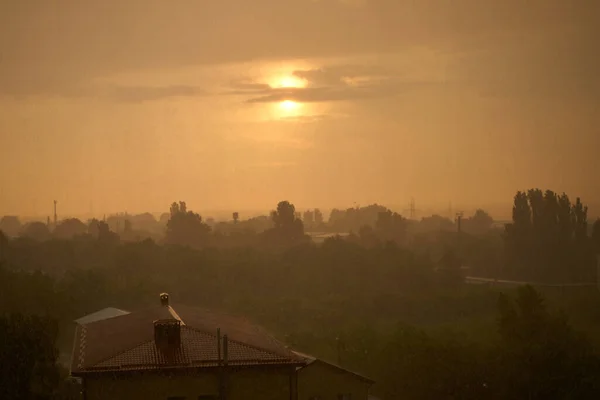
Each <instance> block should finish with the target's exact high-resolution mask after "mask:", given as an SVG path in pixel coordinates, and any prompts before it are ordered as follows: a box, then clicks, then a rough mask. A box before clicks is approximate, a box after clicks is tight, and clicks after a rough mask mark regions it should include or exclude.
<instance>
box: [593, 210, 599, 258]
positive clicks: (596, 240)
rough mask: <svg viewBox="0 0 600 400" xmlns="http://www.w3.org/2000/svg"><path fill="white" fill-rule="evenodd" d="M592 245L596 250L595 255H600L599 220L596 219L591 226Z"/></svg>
mask: <svg viewBox="0 0 600 400" xmlns="http://www.w3.org/2000/svg"><path fill="white" fill-rule="evenodd" d="M592 243H593V244H594V248H595V250H596V254H597V255H600V218H598V219H596V222H594V225H593V226H592Z"/></svg>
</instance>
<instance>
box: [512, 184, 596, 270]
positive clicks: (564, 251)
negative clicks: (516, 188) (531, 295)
mask: <svg viewBox="0 0 600 400" xmlns="http://www.w3.org/2000/svg"><path fill="white" fill-rule="evenodd" d="M587 230H588V228H587V207H586V206H584V205H583V203H582V202H581V199H579V198H577V199H576V201H575V203H574V204H571V202H570V200H569V197H568V196H567V195H566V194H564V193H563V194H562V195H557V194H556V193H554V192H553V191H551V190H546V191H545V192H542V191H541V190H540V189H531V190H529V191H527V193H526V194H525V193H524V192H518V193H517V195H516V196H515V200H514V207H513V222H512V224H508V225H507V226H506V230H505V244H506V255H507V261H508V263H509V264H508V265H507V267H508V268H509V269H511V270H512V272H513V274H515V275H516V276H517V277H518V278H525V279H536V280H538V279H544V280H552V281H555V282H565V281H588V280H590V279H593V276H594V272H595V271H594V261H593V246H592V243H591V240H590V238H589V237H588V236H587Z"/></svg>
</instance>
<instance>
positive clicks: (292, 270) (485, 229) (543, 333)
mask: <svg viewBox="0 0 600 400" xmlns="http://www.w3.org/2000/svg"><path fill="white" fill-rule="evenodd" d="M540 193H541V197H540ZM169 215H170V217H169V219H168V220H167V221H166V222H165V233H164V235H163V237H162V238H160V239H151V238H135V237H132V236H131V235H132V234H131V232H132V231H133V227H132V226H131V225H130V224H129V225H127V229H126V232H128V233H126V234H125V235H121V236H119V235H118V234H117V233H116V232H114V231H112V230H111V229H110V226H109V225H108V223H106V222H103V221H96V220H93V221H90V222H89V223H88V224H87V225H85V224H84V226H83V227H82V226H81V225H80V224H78V223H77V222H74V221H71V222H66V221H65V222H63V223H62V224H60V225H58V226H62V228H58V226H57V227H55V228H54V230H51V229H50V228H51V227H50V228H49V227H48V226H46V225H44V227H45V229H44V228H42V227H41V226H40V225H37V226H34V227H31V226H29V227H27V229H26V230H25V231H24V233H23V234H22V235H20V236H19V237H14V238H9V237H7V236H5V235H1V236H0V249H1V250H2V252H1V253H0V262H2V266H1V267H0V313H1V314H2V315H5V317H3V318H2V319H1V320H0V338H1V339H2V340H0V354H1V355H2V356H1V364H0V367H1V368H2V371H9V370H10V371H11V373H10V374H8V373H3V374H2V379H4V381H2V382H0V387H2V388H5V387H12V388H14V390H15V392H11V393H8V392H7V393H2V395H3V396H4V397H2V396H0V397H2V398H60V397H61V396H63V398H64V397H65V396H67V394H65V393H67V392H69V391H70V390H71V389H72V388H71V387H70V386H69V385H66V384H65V380H64V377H65V372H64V370H62V369H61V368H60V367H58V364H59V361H58V360H59V359H60V360H67V359H68V356H69V355H70V350H71V346H72V332H73V328H74V326H73V322H72V321H73V320H74V319H76V318H79V317H81V316H83V315H85V314H87V313H91V312H94V311H97V310H98V309H101V308H104V307H108V306H115V307H119V308H124V309H129V310H135V309H140V308H143V307H147V306H154V305H155V304H156V296H157V293H160V292H163V291H168V292H169V293H170V294H171V297H172V298H173V299H174V300H173V301H174V303H184V304H189V305H194V306H201V307H208V308H213V309H217V310H223V311H227V312H234V313H239V314H243V315H246V316H248V317H250V318H251V319H254V320H255V321H256V322H258V323H260V324H263V325H265V326H266V327H267V328H269V329H270V330H271V331H273V332H274V333H275V334H276V335H277V336H278V337H279V338H280V339H281V340H283V341H286V342H287V343H289V344H290V345H292V346H294V347H296V348H298V349H299V350H302V351H305V352H309V353H312V354H314V355H316V356H320V357H323V358H325V359H329V360H331V361H333V362H339V363H340V364H342V365H343V366H345V367H347V368H350V369H353V370H357V371H360V372H362V373H364V374H367V375H369V376H371V377H373V378H374V379H375V380H376V381H377V384H376V385H375V387H374V388H373V391H374V393H375V394H376V395H380V396H382V397H383V398H385V399H393V398H409V399H410V398H414V399H420V398H436V399H450V398H461V399H471V398H473V399H476V398H477V399H480V398H492V399H493V398H499V399H506V398H529V399H537V398H539V399H542V398H544V399H547V398H557V399H563V398H564V399H566V398H569V399H573V398H581V399H584V398H594V397H595V396H598V395H599V394H600V392H599V390H600V379H598V376H600V369H599V363H600V361H599V360H600V359H599V358H598V353H597V351H596V349H597V346H598V344H600V343H598V339H599V338H600V324H599V323H598V322H597V321H598V310H599V309H600V307H599V306H600V294H599V293H598V291H597V290H596V288H594V287H592V288H589V289H576V290H569V289H566V290H560V289H557V290H554V289H551V288H548V289H541V290H542V292H539V291H536V290H534V289H533V288H531V287H527V286H525V287H522V288H519V289H518V290H513V289H510V290H508V291H507V292H506V293H505V294H503V293H501V292H500V290H499V289H498V288H494V287H486V286H471V285H466V284H464V283H463V280H462V275H463V274H464V271H465V270H464V269H461V266H464V265H467V266H469V267H470V268H471V269H470V270H469V273H477V274H479V275H484V276H485V275H487V276H492V277H497V276H500V273H502V274H505V275H504V276H505V277H513V278H517V279H538V280H539V279H547V281H549V282H575V281H582V280H583V281H586V282H594V281H595V279H596V276H595V264H594V255H595V254H597V253H598V249H600V246H599V243H600V242H599V239H600V223H595V224H593V226H590V227H588V224H587V210H586V209H585V206H583V205H582V204H581V202H580V201H579V200H577V201H576V202H575V203H574V204H571V203H570V202H569V201H568V198H566V196H557V195H555V194H553V193H552V192H545V193H542V192H541V191H535V190H534V191H529V192H528V193H527V194H523V193H519V194H517V196H516V197H515V213H514V218H513V223H512V224H510V225H508V226H507V227H506V230H505V231H503V230H495V229H493V228H492V226H491V221H492V220H491V218H490V217H489V216H488V215H487V214H486V213H485V212H483V211H478V212H476V213H475V214H474V215H473V216H472V217H469V218H465V219H464V220H463V221H462V225H461V229H460V230H459V229H457V226H456V224H455V223H454V222H453V221H448V220H445V219H444V218H442V217H439V216H432V217H431V218H428V219H423V220H421V221H419V222H415V221H408V220H406V219H404V218H403V217H401V216H400V215H398V214H396V213H394V212H392V211H391V210H387V209H385V208H382V207H381V206H370V207H365V208H363V209H350V210H346V211H339V212H336V213H332V218H330V221H328V222H327V224H330V225H331V226H336V227H339V226H345V227H346V228H349V231H352V232H350V234H349V235H348V236H346V237H344V238H342V237H334V238H330V239H327V240H326V241H325V242H324V243H323V244H321V245H316V244H314V243H312V242H311V241H310V240H309V239H308V238H307V237H306V236H305V235H304V228H305V227H304V224H305V223H308V224H316V223H317V222H316V220H317V219H319V222H318V223H319V224H324V222H322V221H321V220H320V218H322V217H318V218H315V215H318V214H317V213H316V212H314V211H313V214H312V217H310V216H305V218H304V220H303V221H301V220H300V219H299V218H298V215H297V213H296V212H295V209H294V207H293V205H291V204H290V203H287V202H281V203H280V204H279V205H278V207H277V209H276V210H275V211H274V212H273V214H272V215H271V216H270V224H269V225H266V226H265V227H264V229H263V230H262V231H253V230H251V229H248V225H247V224H248V222H244V221H238V220H237V219H236V218H235V216H234V220H233V221H232V222H231V223H226V224H220V225H219V224H217V225H215V226H213V227H212V228H211V227H210V226H209V225H208V224H206V223H205V221H203V219H202V218H201V217H200V216H199V215H198V214H196V213H194V212H192V211H190V210H188V209H187V206H186V205H185V203H174V204H173V205H172V207H171V210H170V213H169ZM263 222H264V221H263ZM65 225H69V226H67V227H65ZM124 225H126V224H124ZM319 227H320V228H322V226H319ZM67 228H68V229H67ZM57 230H58V233H57ZM121 233H122V232H121ZM128 235H129V236H128ZM549 261H552V262H549ZM544 299H545V300H544ZM567 315H568V318H567V317H566V316H567ZM23 332H28V334H27V335H24V334H23ZM55 346H56V347H57V348H58V351H57V350H56V349H55ZM61 355H62V358H61V357H60V356H61ZM15 357H16V358H15ZM17 359H19V360H27V361H26V362H23V363H22V365H23V367H22V368H20V369H14V370H13V369H11V365H13V364H14V363H15V362H16V361H15V360H17ZM11 382H19V384H18V385H16V386H15V385H12V386H11V385H10V383H11ZM7 385H8V386H7ZM6 396H8V397H6ZM19 396H24V397H19ZM27 396H30V397H27ZM31 396H33V397H31ZM35 396H38V397H35ZM569 396H570V397H569Z"/></svg>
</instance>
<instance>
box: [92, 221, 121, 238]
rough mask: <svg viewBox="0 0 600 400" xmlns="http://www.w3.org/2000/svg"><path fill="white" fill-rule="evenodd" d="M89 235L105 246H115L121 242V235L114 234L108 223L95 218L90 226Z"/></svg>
mask: <svg viewBox="0 0 600 400" xmlns="http://www.w3.org/2000/svg"><path fill="white" fill-rule="evenodd" d="M88 233H89V234H90V235H91V236H92V237H93V238H94V239H96V240H98V242H100V243H103V244H115V243H117V242H118V241H119V235H117V234H116V233H115V232H112V231H111V230H110V227H109V226H108V224H107V223H106V222H104V221H99V220H97V219H95V218H94V219H92V220H91V221H90V223H89V225H88Z"/></svg>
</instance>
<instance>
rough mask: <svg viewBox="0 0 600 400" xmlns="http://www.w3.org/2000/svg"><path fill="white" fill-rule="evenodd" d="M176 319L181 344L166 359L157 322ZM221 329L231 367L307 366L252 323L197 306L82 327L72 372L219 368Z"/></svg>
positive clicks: (146, 312)
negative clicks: (156, 335) (159, 345)
mask: <svg viewBox="0 0 600 400" xmlns="http://www.w3.org/2000/svg"><path fill="white" fill-rule="evenodd" d="M173 318H175V319H179V320H180V321H182V326H181V346H180V348H179V349H178V350H177V351H176V352H174V353H172V354H171V355H170V357H166V356H165V355H164V354H163V353H162V352H161V351H160V350H159V349H158V348H157V346H156V344H155V342H154V324H153V321H156V320H159V319H173ZM217 328H220V330H221V334H222V335H227V337H228V339H229V347H228V350H229V357H228V358H229V363H230V364H231V365H253V364H288V363H295V364H298V363H303V360H302V358H301V357H299V356H297V355H296V354H294V353H293V352H291V351H290V350H288V349H287V348H286V347H285V346H284V345H283V344H282V343H280V342H278V341H277V340H275V339H274V338H273V337H271V336H270V335H269V334H267V333H266V332H265V331H263V330H262V329H260V328H258V327H257V326H255V325H253V324H251V323H250V322H249V321H248V320H246V319H243V318H237V317H233V316H228V315H219V314H216V313H213V312H210V311H207V310H201V309H195V308H191V307H177V312H175V310H174V309H173V308H171V307H170V306H167V307H163V306H161V307H156V308H152V309H148V310H144V311H139V312H133V313H131V314H127V315H122V316H118V317H114V318H110V319H106V320H102V321H96V322H92V323H89V324H87V325H83V326H78V327H77V330H76V337H75V344H74V351H73V360H72V365H71V371H72V372H73V373H75V374H76V373H84V372H91V371H102V370H111V371H114V370H119V371H124V370H141V369H157V368H168V367H202V366H216V365H217V363H218V356H217V335H216V332H217ZM221 356H223V354H221Z"/></svg>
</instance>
